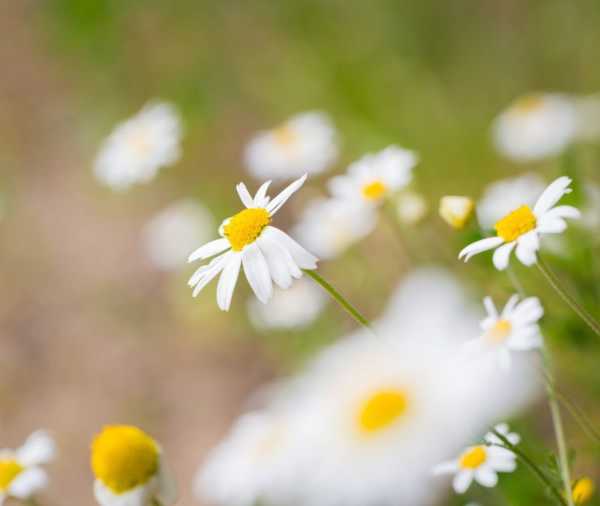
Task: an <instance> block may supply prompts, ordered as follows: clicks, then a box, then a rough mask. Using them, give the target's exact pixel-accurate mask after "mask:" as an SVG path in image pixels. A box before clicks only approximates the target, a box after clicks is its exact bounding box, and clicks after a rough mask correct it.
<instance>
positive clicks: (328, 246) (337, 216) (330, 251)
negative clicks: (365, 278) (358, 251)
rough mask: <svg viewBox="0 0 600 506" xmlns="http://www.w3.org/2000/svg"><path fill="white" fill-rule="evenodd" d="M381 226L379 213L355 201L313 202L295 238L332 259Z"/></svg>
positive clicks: (303, 216)
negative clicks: (378, 222)
mask: <svg viewBox="0 0 600 506" xmlns="http://www.w3.org/2000/svg"><path fill="white" fill-rule="evenodd" d="M376 224H377V214H376V212H375V210H374V209H373V208H371V207H369V206H364V205H361V204H360V203H357V202H353V201H351V200H343V199H337V198H333V199H317V200H313V201H312V202H309V204H308V205H307V206H306V208H305V209H304V211H303V213H302V216H301V218H300V221H299V222H298V224H297V225H296V226H295V228H294V235H295V236H296V237H298V239H299V240H300V242H302V244H305V245H306V247H307V248H308V249H309V250H310V251H313V252H314V253H315V254H317V255H319V257H320V258H324V259H332V258H335V257H337V256H339V255H341V254H342V253H343V252H344V251H346V249H348V248H349V247H350V246H352V245H353V244H355V243H356V242H358V241H360V240H361V239H363V238H364V237H366V236H367V235H369V234H370V233H371V232H372V231H373V229H374V228H375V226H376Z"/></svg>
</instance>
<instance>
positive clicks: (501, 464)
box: [492, 459, 517, 473]
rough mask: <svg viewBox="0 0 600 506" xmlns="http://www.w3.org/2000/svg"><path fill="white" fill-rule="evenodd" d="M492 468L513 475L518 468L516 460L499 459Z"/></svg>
mask: <svg viewBox="0 0 600 506" xmlns="http://www.w3.org/2000/svg"><path fill="white" fill-rule="evenodd" d="M492 467H493V468H494V469H495V470H496V471H500V472H502V473H511V472H513V471H514V470H515V469H516V468H517V462H516V461H515V459H498V460H494V462H493V463H492Z"/></svg>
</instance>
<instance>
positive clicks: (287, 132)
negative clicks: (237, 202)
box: [245, 111, 338, 181]
mask: <svg viewBox="0 0 600 506" xmlns="http://www.w3.org/2000/svg"><path fill="white" fill-rule="evenodd" d="M337 156H338V142H337V133H336V131H335V128H334V126H333V124H332V122H331V120H330V119H329V117H328V116H327V115H326V114H325V113H322V112H318V111H312V112H306V113H303V114H299V115H297V116H294V117H292V118H290V119H289V120H287V121H286V122H285V123H283V124H282V125H280V126H279V127H277V128H275V129H273V130H269V131H266V132H260V133H259V134H258V135H256V137H254V139H252V140H251V141H250V143H249V144H248V146H247V147H246V151H245V161H246V165H247V167H248V169H249V171H250V173H251V174H252V175H253V176H254V177H256V178H257V179H263V180H264V179H273V180H276V181H277V180H278V181H285V180H286V179H293V178H297V177H299V176H301V175H302V174H317V173H320V172H323V171H325V170H326V169H327V168H329V167H330V166H331V165H332V164H333V163H334V162H335V160H336V158H337Z"/></svg>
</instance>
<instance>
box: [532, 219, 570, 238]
mask: <svg viewBox="0 0 600 506" xmlns="http://www.w3.org/2000/svg"><path fill="white" fill-rule="evenodd" d="M566 229H567V222H566V221H565V220H563V219H562V218H553V217H549V218H548V217H546V216H544V217H542V218H541V219H540V220H539V221H538V226H537V230H538V232H539V233H540V234H560V233H562V232H564V231H565V230H566Z"/></svg>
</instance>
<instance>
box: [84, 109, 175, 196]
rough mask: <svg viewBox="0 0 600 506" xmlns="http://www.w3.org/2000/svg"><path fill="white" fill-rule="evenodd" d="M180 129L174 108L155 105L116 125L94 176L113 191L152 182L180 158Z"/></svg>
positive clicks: (100, 157)
mask: <svg viewBox="0 0 600 506" xmlns="http://www.w3.org/2000/svg"><path fill="white" fill-rule="evenodd" d="M180 140H181V125H180V120H179V116H178V115H177V112H176V111H175V109H174V108H173V106H172V105H170V104H167V103H162V102H159V103H156V102H152V103H149V104H148V105H146V106H145V107H144V108H143V109H142V110H141V111H140V112H139V113H138V114H136V115H135V116H133V117H132V118H130V119H128V120H126V121H124V122H123V123H121V124H119V125H117V127H116V128H115V129H114V130H113V132H112V133H111V134H110V135H109V136H108V138H107V139H106V140H105V141H104V143H103V144H102V146H101V148H100V152H99V153H98V156H97V158H96V162H95V166H94V172H95V174H96V177H97V178H98V180H99V181H100V182H101V183H102V184H105V185H107V186H110V187H111V188H112V189H114V190H125V189H127V188H128V187H129V186H131V185H133V184H135V183H146V182H148V181H150V180H152V179H153V178H154V177H155V176H156V174H157V173H158V171H159V169H160V168H162V167H168V166H170V165H173V164H174V163H175V162H176V161H177V160H179V158H180V156H181V149H180Z"/></svg>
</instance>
